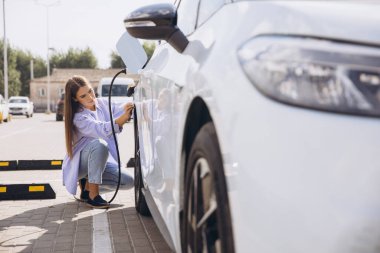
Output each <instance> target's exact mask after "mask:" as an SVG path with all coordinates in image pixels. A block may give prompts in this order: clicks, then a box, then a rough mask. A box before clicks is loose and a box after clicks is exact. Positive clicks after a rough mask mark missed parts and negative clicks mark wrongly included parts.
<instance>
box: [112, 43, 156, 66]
mask: <svg viewBox="0 0 380 253" xmlns="http://www.w3.org/2000/svg"><path fill="white" fill-rule="evenodd" d="M143 48H144V50H145V53H146V55H147V56H148V60H149V59H150V58H151V57H152V55H153V52H154V50H155V49H156V44H155V43H154V42H148V41H144V43H143ZM110 56H111V68H125V64H124V62H123V60H122V59H121V57H120V55H119V54H118V53H117V52H115V51H112V52H111V55H110Z"/></svg>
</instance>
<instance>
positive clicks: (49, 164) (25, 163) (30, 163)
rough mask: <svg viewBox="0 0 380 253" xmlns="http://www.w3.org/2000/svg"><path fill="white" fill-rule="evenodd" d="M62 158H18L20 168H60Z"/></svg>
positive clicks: (18, 167)
mask: <svg viewBox="0 0 380 253" xmlns="http://www.w3.org/2000/svg"><path fill="white" fill-rule="evenodd" d="M61 168H62V160H18V165H17V169H18V170H60V169H61Z"/></svg>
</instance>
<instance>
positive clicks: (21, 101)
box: [9, 99, 28, 104]
mask: <svg viewBox="0 0 380 253" xmlns="http://www.w3.org/2000/svg"><path fill="white" fill-rule="evenodd" d="M27 102H28V101H27V100H26V99H11V100H9V103H22V104H26V103H27Z"/></svg>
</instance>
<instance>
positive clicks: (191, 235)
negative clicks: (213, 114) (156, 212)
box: [181, 122, 234, 253]
mask: <svg viewBox="0 0 380 253" xmlns="http://www.w3.org/2000/svg"><path fill="white" fill-rule="evenodd" d="M201 170H202V173H200V171H201ZM195 182H196V183H195ZM183 206H184V210H183V218H182V220H181V228H182V229H181V230H182V233H181V241H182V252H183V253H185V252H193V253H195V252H222V253H233V252H234V243H233V233H232V226H231V215H230V209H229V204H228V195H227V186H226V181H225V176H224V170H223V161H222V156H221V153H220V150H219V143H218V139H217V136H216V131H215V127H214V124H213V123H212V122H209V123H207V124H205V125H204V126H203V127H202V128H201V130H200V131H199V132H198V134H197V136H196V137H195V140H194V143H193V145H192V147H191V151H190V155H189V159H188V162H187V165H186V177H185V195H184V205H183Z"/></svg>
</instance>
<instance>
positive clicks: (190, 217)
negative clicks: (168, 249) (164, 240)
mask: <svg viewBox="0 0 380 253" xmlns="http://www.w3.org/2000/svg"><path fill="white" fill-rule="evenodd" d="M192 171H193V173H192V175H191V182H190V191H189V198H188V200H187V201H188V203H187V206H188V209H187V217H186V219H187V221H186V222H187V252H216V253H218V252H222V250H221V239H220V234H221V233H220V231H219V226H218V218H217V216H218V214H217V207H218V204H217V200H216V194H215V188H214V179H213V175H212V173H211V169H210V166H209V164H208V162H207V160H206V159H205V158H203V157H201V158H199V159H198V160H197V161H196V163H195V165H194V167H193V170H192Z"/></svg>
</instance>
